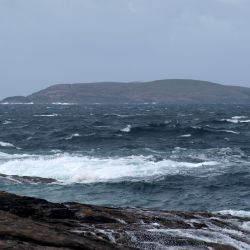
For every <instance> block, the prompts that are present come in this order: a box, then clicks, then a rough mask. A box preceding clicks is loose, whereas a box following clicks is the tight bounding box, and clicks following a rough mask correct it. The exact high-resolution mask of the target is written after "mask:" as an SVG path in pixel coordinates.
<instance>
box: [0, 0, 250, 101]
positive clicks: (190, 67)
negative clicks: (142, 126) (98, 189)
mask: <svg viewBox="0 0 250 250" xmlns="http://www.w3.org/2000/svg"><path fill="white" fill-rule="evenodd" d="M249 11H250V1H248V0H180V1H176V0H155V1H153V0H105V1H103V0H84V1H82V0H71V1H68V0H38V1H33V0H22V1H21V0H12V1H9V0H0V34H1V39H0V55H1V57H0V66H1V74H0V86H1V93H0V97H1V98H2V97H4V96H8V95H13V94H24V95H25V94H28V93H31V92H33V91H35V90H39V89H41V88H43V87H46V86H49V85H51V84H54V83H64V82H91V81H102V80H114V81H116V80H117V81H134V80H135V81H137V80H152V79H160V78H195V79H205V80H211V81H216V82H221V83H225V84H241V85H246V86H250V75H249V69H248V65H249V64H250V49H249V44H250V32H249V25H250V16H249Z"/></svg>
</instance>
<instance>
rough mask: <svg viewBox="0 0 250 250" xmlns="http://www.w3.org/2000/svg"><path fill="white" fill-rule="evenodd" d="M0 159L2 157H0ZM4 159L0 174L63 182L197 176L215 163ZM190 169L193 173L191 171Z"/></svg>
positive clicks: (139, 159) (63, 157)
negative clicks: (176, 175) (184, 175)
mask: <svg viewBox="0 0 250 250" xmlns="http://www.w3.org/2000/svg"><path fill="white" fill-rule="evenodd" d="M0 158H2V157H1V155H0ZM4 159H7V161H3V162H2V163H1V162H0V173H2V174H6V175H19V176H37V177H42V178H53V179H56V180H58V181H59V182H63V183H74V182H76V183H94V182H110V181H122V180H130V181H133V180H138V179H142V180H146V181H147V180H152V178H153V179H154V178H159V177H161V176H165V175H174V174H179V173H181V174H188V175H190V174H191V175H192V174H197V173H198V172H199V171H198V170H197V169H207V168H209V167H211V166H215V165H216V164H217V162H212V161H211V162H209V161H208V162H203V163H188V162H177V161H173V160H162V161H158V162H155V161H153V160H152V158H151V157H145V156H130V157H120V158H118V157H116V158H115V157H113V158H94V157H88V156H80V155H69V154H57V155H53V156H34V155H33V156H30V157H24V156H22V155H21V157H20V158H17V157H16V158H14V159H8V158H6V156H5V157H4ZM191 170H193V171H191Z"/></svg>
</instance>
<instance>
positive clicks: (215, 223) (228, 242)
mask: <svg viewBox="0 0 250 250" xmlns="http://www.w3.org/2000/svg"><path fill="white" fill-rule="evenodd" d="M0 221H1V223H0V248H1V249H25V250H26V249H48V250H52V249H215V250H216V249H218V250H231V249H250V240H249V239H250V218H249V217H238V216H233V215H229V214H226V215H222V214H216V213H209V212H178V211H162V210H159V211H157V210H150V209H141V208H108V207H102V206H95V205H86V204H80V203H73V202H70V203H51V202H48V201H46V200H43V199H37V198H31V197H26V196H18V195H15V194H11V193H7V192H3V191H0Z"/></svg>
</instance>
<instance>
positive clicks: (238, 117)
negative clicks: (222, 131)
mask: <svg viewBox="0 0 250 250" xmlns="http://www.w3.org/2000/svg"><path fill="white" fill-rule="evenodd" d="M245 118H247V116H244V115H241V116H233V117H232V119H235V120H239V119H245Z"/></svg>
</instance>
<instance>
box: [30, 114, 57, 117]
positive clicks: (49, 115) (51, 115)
mask: <svg viewBox="0 0 250 250" xmlns="http://www.w3.org/2000/svg"><path fill="white" fill-rule="evenodd" d="M33 116H35V117H54V116H59V115H58V114H47V115H33Z"/></svg>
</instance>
